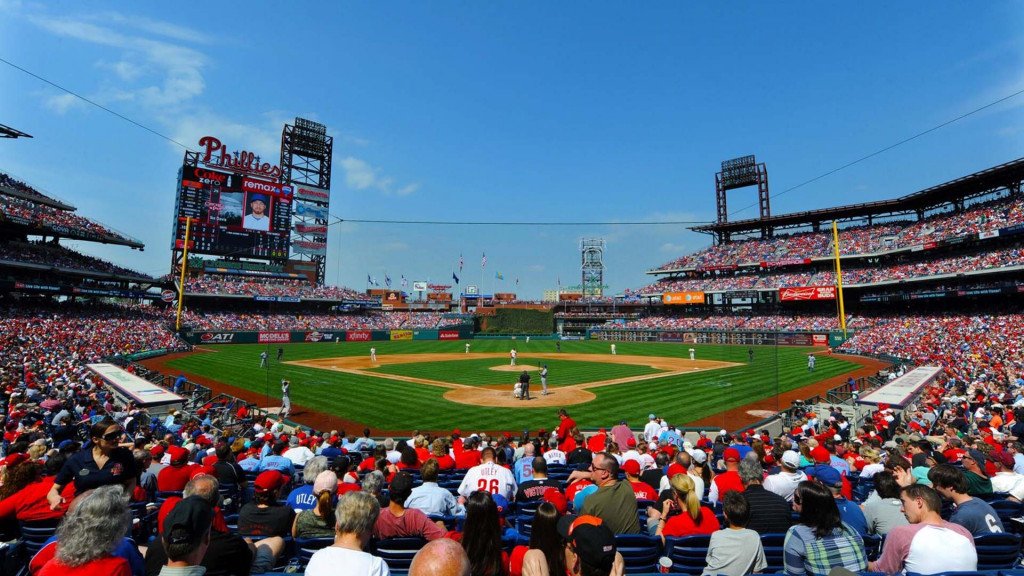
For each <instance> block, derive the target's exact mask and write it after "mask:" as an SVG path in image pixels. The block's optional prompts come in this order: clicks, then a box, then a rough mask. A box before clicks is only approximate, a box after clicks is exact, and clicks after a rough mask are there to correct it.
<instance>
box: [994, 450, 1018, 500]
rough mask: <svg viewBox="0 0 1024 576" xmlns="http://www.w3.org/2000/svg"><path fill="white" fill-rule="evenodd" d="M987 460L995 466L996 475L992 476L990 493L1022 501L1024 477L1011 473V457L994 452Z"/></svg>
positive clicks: (1001, 451)
mask: <svg viewBox="0 0 1024 576" xmlns="http://www.w3.org/2000/svg"><path fill="white" fill-rule="evenodd" d="M988 459H989V460H991V461H992V462H993V463H994V464H995V465H996V473H995V474H994V475H993V476H992V491H993V492H1002V493H1004V494H1009V495H1010V496H1011V497H1013V498H1016V499H1017V500H1020V501H1024V475H1022V474H1018V473H1016V472H1014V471H1013V466H1014V464H1015V462H1014V460H1013V455H1011V454H1010V453H1009V452H1006V451H1003V450H996V451H994V452H992V453H991V454H989V455H988Z"/></svg>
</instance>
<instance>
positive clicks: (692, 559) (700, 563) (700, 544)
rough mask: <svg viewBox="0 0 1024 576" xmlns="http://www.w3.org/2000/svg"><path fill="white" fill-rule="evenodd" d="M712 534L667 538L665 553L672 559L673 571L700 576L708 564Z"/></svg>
mask: <svg viewBox="0 0 1024 576" xmlns="http://www.w3.org/2000/svg"><path fill="white" fill-rule="evenodd" d="M710 543H711V536H709V535H707V534H701V535H699V536H685V537H682V538H666V539H665V555H666V556H668V557H669V558H670V559H671V560H672V572H675V573H681V574H692V575H694V576H698V575H699V574H700V573H701V572H703V571H704V567H705V566H707V557H708V545H709V544H710Z"/></svg>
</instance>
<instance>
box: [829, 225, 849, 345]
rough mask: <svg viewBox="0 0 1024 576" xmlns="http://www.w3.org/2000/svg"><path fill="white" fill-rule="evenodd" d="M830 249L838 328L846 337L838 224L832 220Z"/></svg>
mask: <svg viewBox="0 0 1024 576" xmlns="http://www.w3.org/2000/svg"><path fill="white" fill-rule="evenodd" d="M832 251H833V252H834V253H835V258H836V297H837V298H838V299H839V328H841V329H842V331H843V338H846V310H845V308H844V307H843V269H842V267H841V266H840V265H839V226H838V224H836V221H835V220H833V221H832Z"/></svg>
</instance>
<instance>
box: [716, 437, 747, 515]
mask: <svg viewBox="0 0 1024 576" xmlns="http://www.w3.org/2000/svg"><path fill="white" fill-rule="evenodd" d="M722 460H724V461H725V472H722V473H721V474H719V475H718V476H715V477H714V478H713V479H712V480H711V492H710V493H709V494H708V500H709V501H710V502H711V503H715V502H718V501H719V500H720V499H721V498H722V496H724V495H725V493H726V492H728V491H730V490H735V491H737V492H743V480H742V479H740V475H739V472H738V470H739V467H740V453H739V450H737V449H735V448H732V447H729V448H726V449H725V452H723V453H722Z"/></svg>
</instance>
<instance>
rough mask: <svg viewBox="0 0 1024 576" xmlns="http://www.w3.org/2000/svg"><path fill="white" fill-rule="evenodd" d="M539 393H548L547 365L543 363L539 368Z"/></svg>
mask: <svg viewBox="0 0 1024 576" xmlns="http://www.w3.org/2000/svg"><path fill="white" fill-rule="evenodd" d="M540 390H541V392H540V394H541V396H547V395H548V365H547V364H545V365H544V366H543V367H542V368H541V369H540Z"/></svg>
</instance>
